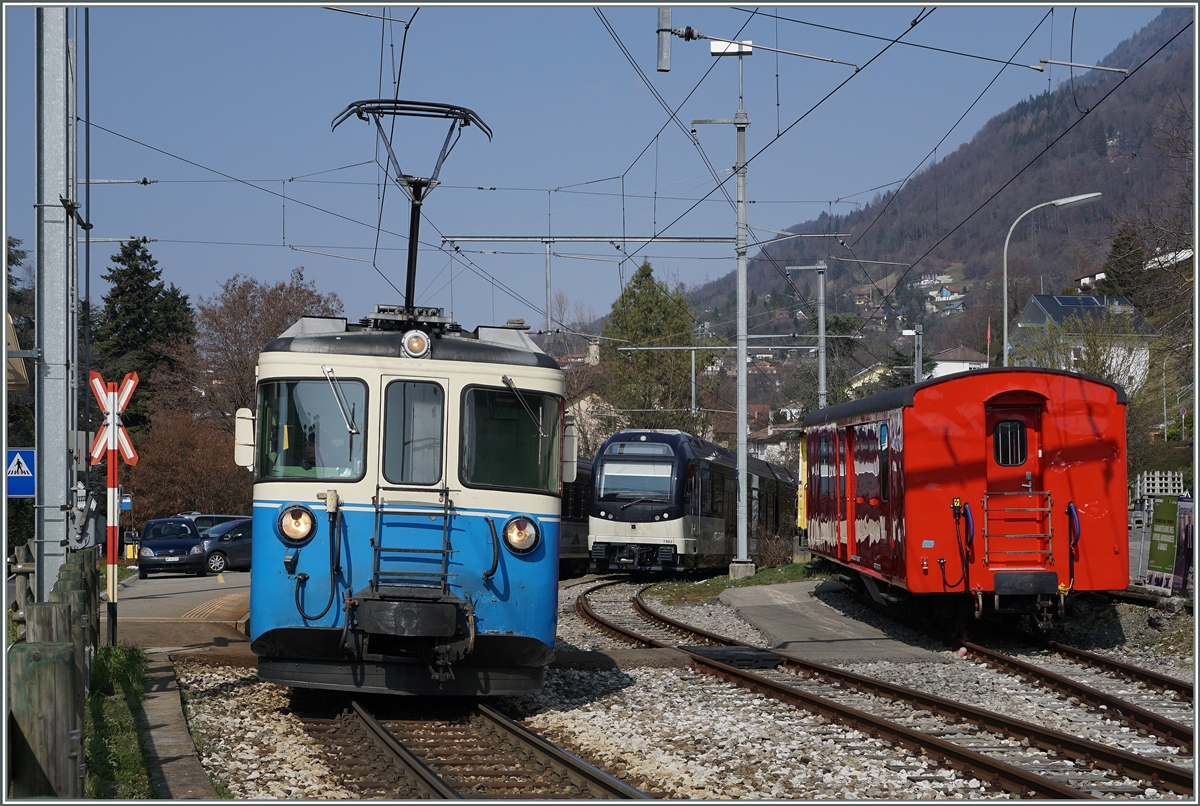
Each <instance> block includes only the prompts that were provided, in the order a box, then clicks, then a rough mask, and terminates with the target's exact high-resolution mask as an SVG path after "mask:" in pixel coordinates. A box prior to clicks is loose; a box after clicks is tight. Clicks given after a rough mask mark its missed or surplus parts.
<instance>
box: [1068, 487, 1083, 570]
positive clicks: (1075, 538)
mask: <svg viewBox="0 0 1200 806" xmlns="http://www.w3.org/2000/svg"><path fill="white" fill-rule="evenodd" d="M1067 517H1068V518H1069V519H1070V521H1071V540H1070V545H1069V546H1068V547H1067V578H1068V585H1067V590H1071V588H1074V587H1075V552H1076V551H1077V550H1078V549H1079V537H1080V535H1081V533H1082V531H1083V529H1082V527H1081V526H1080V523H1079V510H1077V509H1076V508H1075V502H1074V501H1071V502H1069V503H1068V504H1067Z"/></svg>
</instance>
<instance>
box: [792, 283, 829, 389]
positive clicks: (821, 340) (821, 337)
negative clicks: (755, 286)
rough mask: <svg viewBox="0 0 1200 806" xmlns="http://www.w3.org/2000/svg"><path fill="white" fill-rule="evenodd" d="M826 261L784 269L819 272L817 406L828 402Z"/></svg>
mask: <svg viewBox="0 0 1200 806" xmlns="http://www.w3.org/2000/svg"><path fill="white" fill-rule="evenodd" d="M827 268H828V266H826V265H825V261H823V260H818V261H817V262H816V263H814V264H813V265H811V266H786V267H785V268H784V271H788V272H792V271H805V270H810V271H816V273H817V408H820V409H823V408H825V406H826V405H827V404H828V397H829V395H828V390H827V386H826V383H825V378H826V375H825V270H826V269H827Z"/></svg>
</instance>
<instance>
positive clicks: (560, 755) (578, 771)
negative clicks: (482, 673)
mask: <svg viewBox="0 0 1200 806" xmlns="http://www.w3.org/2000/svg"><path fill="white" fill-rule="evenodd" d="M477 707H478V709H479V713H480V714H482V715H483V716H484V718H486V719H487V720H488V721H489V722H490V723H491V724H492V725H493V726H495V727H496V728H498V729H500V730H503V731H504V732H505V733H507V734H508V735H509V736H512V737H513V740H514V741H516V742H517V743H518V744H520V745H522V746H524V747H527V748H528V749H530V750H531V751H532V752H533V753H534V754H535V755H537V756H538V757H539V758H541V759H542V762H543V763H545V764H546V765H547V766H549V767H554V768H557V769H560V770H562V771H564V772H565V774H566V775H567V776H568V777H569V778H570V779H571V780H572V781H573V782H574V783H575V784H576V785H577V786H578V787H579V788H580V789H583V790H586V791H589V792H591V793H592V794H593V795H606V796H607V797H609V798H621V799H626V800H653V798H651V797H650V796H649V795H647V794H646V793H645V792H641V791H639V790H637V789H634V788H633V787H632V786H630V785H629V784H626V783H625V782H623V781H621V780H619V779H617V778H614V777H613V776H611V775H609V774H608V773H606V772H604V771H603V770H600V769H597V768H596V767H593V766H592V765H591V764H588V763H587V762H586V761H584V760H583V759H581V758H579V757H578V756H575V755H572V754H571V753H568V752H567V751H566V750H563V749H562V748H561V747H559V746H558V745H556V744H553V743H552V742H548V741H546V739H544V738H543V737H541V736H539V735H538V734H536V733H534V732H533V731H531V730H530V729H529V728H527V727H525V726H524V725H522V724H521V723H519V722H516V721H514V720H512V719H510V718H509V717H507V716H505V715H504V714H502V713H500V712H499V711H497V710H496V709H494V708H491V707H490V706H487V705H484V704H483V703H480V704H479V705H478V706H477Z"/></svg>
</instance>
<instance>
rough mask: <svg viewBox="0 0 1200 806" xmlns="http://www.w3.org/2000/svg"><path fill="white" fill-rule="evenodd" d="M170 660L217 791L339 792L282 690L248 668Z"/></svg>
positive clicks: (342, 793)
mask: <svg viewBox="0 0 1200 806" xmlns="http://www.w3.org/2000/svg"><path fill="white" fill-rule="evenodd" d="M184 657H186V656H178V657H177V658H176V659H175V677H176V679H177V680H178V681H179V688H180V690H181V691H182V692H183V701H184V714H185V716H186V717H187V721H188V727H189V728H190V729H191V731H192V735H193V738H194V739H195V740H196V745H197V746H196V750H197V752H199V754H200V764H201V765H203V767H204V771H205V772H206V773H208V777H209V780H210V781H212V782H213V786H214V788H216V789H217V791H218V792H220V790H221V789H222V788H224V789H225V790H227V791H228V792H229V794H230V795H232V796H233V797H235V798H250V799H268V798H269V799H277V798H278V799H283V798H287V799H292V798H301V799H342V798H353V797H355V795H354V793H353V792H350V791H349V790H346V789H343V788H342V787H341V786H339V784H338V781H337V778H336V777H335V776H334V775H333V774H331V773H330V772H329V768H328V767H326V765H325V760H324V759H325V753H324V751H323V750H322V749H321V748H320V747H318V746H317V745H316V743H314V742H313V740H312V739H310V738H309V737H308V734H306V733H305V732H304V728H303V726H302V725H301V724H300V720H299V719H297V718H296V717H295V716H292V715H291V714H290V713H288V712H287V707H288V689H287V688H285V687H283V686H277V685H275V684H273V683H264V682H262V681H260V680H259V679H258V676H257V675H256V674H255V671H254V669H246V668H241V667H233V666H209V665H207V664H205V663H199V662H196V661H192V660H185V659H182V658H184Z"/></svg>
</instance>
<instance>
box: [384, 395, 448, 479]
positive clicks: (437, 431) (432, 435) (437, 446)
mask: <svg viewBox="0 0 1200 806" xmlns="http://www.w3.org/2000/svg"><path fill="white" fill-rule="evenodd" d="M444 398H445V393H444V392H443V391H442V387H440V386H438V385H437V384H436V383H428V382H415V381H393V382H392V383H389V384H388V386H387V391H386V393H385V396H384V423H383V477H384V478H385V479H387V480H388V481H390V482H392V483H393V484H436V483H437V482H438V481H439V480H440V479H441V478H442V416H443V412H444V410H445V405H444Z"/></svg>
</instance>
